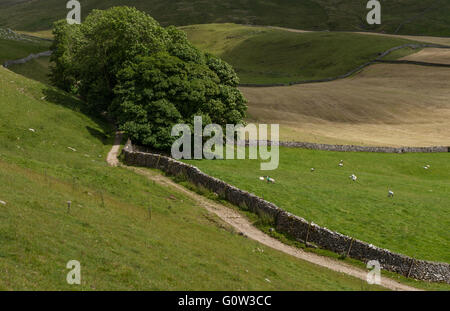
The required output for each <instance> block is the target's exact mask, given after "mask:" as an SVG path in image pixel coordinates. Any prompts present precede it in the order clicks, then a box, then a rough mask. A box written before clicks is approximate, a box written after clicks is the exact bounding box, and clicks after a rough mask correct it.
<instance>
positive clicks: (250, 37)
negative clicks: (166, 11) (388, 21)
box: [181, 24, 417, 84]
mask: <svg viewBox="0 0 450 311" xmlns="http://www.w3.org/2000/svg"><path fill="white" fill-rule="evenodd" d="M181 29H182V30H184V31H185V32H186V33H187V35H188V38H189V40H190V41H191V42H192V43H193V44H194V45H196V46H197V47H199V48H200V49H202V50H205V51H208V52H211V53H213V54H216V55H218V56H220V57H221V58H223V59H224V60H225V61H227V62H229V63H230V64H231V65H232V66H233V67H234V69H235V71H236V73H237V74H238V76H239V78H240V80H241V83H256V84H270V83H287V82H293V81H303V80H313V79H314V80H315V79H323V78H329V77H335V76H338V75H342V74H345V73H347V72H349V71H351V70H353V69H355V68H357V67H358V66H360V65H362V64H364V63H366V62H368V61H371V60H373V59H375V58H376V57H377V56H378V54H379V53H382V52H384V51H386V50H388V49H389V48H392V47H394V46H399V45H402V44H405V43H411V42H413V41H410V40H406V39H401V38H391V37H383V36H369V35H362V34H352V33H336V32H303V33H296V32H290V31H285V30H278V29H270V28H265V27H249V26H241V25H235V24H209V25H193V26H186V27H182V28H181ZM330 51H332V53H330ZM408 52H409V53H414V52H417V51H415V50H408ZM402 56H404V55H402Z"/></svg>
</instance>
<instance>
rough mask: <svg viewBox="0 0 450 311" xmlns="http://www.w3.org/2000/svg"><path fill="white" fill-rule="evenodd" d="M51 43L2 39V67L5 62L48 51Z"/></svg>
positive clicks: (0, 58) (0, 44) (0, 62)
mask: <svg viewBox="0 0 450 311" xmlns="http://www.w3.org/2000/svg"><path fill="white" fill-rule="evenodd" d="M49 47H50V43H49V42H45V41H42V42H30V41H16V40H9V39H2V38H0V65H1V64H2V63H3V62H4V61H5V60H12V59H18V58H23V57H26V56H28V55H29V54H31V53H39V52H42V51H46V50H48V49H49Z"/></svg>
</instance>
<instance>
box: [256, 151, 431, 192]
mask: <svg viewBox="0 0 450 311" xmlns="http://www.w3.org/2000/svg"><path fill="white" fill-rule="evenodd" d="M338 165H339V167H343V166H344V160H341V161H339V164H338ZM430 167H431V166H430V165H429V164H428V165H426V166H424V167H423V168H424V169H426V170H428V169H429V168H430ZM315 170H316V169H315V168H314V167H312V168H311V172H314V171H315ZM349 178H350V179H351V180H353V181H354V182H356V180H357V179H358V177H357V176H356V175H355V174H351V175H350V176H349ZM259 179H260V180H262V181H266V182H268V183H275V179H273V178H271V177H269V176H261V177H259ZM388 197H390V198H392V197H394V191H392V190H390V189H389V190H388Z"/></svg>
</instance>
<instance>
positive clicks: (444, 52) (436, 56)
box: [402, 48, 450, 64]
mask: <svg viewBox="0 0 450 311" xmlns="http://www.w3.org/2000/svg"><path fill="white" fill-rule="evenodd" d="M402 59H406V60H413V61H419V62H428V63H441V64H450V49H435V48H427V49H423V50H421V51H420V52H417V53H415V54H411V55H408V56H406V57H403V58H402Z"/></svg>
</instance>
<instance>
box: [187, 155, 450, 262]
mask: <svg viewBox="0 0 450 311" xmlns="http://www.w3.org/2000/svg"><path fill="white" fill-rule="evenodd" d="M340 160H344V167H339V166H338V163H339V161H340ZM449 160H450V155H449V154H404V155H398V154H374V153H340V152H326V151H313V150H303V149H289V148H280V165H279V167H278V169H276V170H274V171H270V172H262V171H260V167H259V161H256V160H216V161H208V160H203V161H193V160H191V161H187V162H189V163H191V164H193V165H196V166H197V167H199V168H200V169H201V170H203V171H204V172H205V173H207V174H210V175H212V176H215V177H218V178H220V179H222V180H224V181H226V182H229V183H231V184H232V185H234V186H237V187H239V188H241V189H244V190H247V191H249V192H252V193H254V194H256V195H258V196H262V197H264V199H266V200H268V201H270V202H273V203H275V204H277V205H278V206H279V207H281V208H283V209H285V210H287V211H289V212H292V213H294V214H296V215H299V216H301V217H304V218H305V219H307V220H308V221H314V222H315V223H317V224H319V225H321V226H325V227H327V228H330V229H332V230H336V231H338V232H341V233H343V234H347V235H350V236H352V237H355V238H358V239H361V240H363V241H366V242H369V243H372V244H374V245H377V246H379V247H382V248H388V249H390V250H392V251H395V252H399V253H403V254H406V255H409V256H413V257H416V258H420V259H426V260H435V261H444V262H450V256H449V252H448V245H449V242H450V240H449V235H448V228H449V226H450V217H449V216H450V214H449V206H450V161H449ZM425 165H430V166H431V168H430V169H429V170H425V169H424V168H423V167H424V166H425ZM311 168H315V171H314V172H311V170H310V169H311ZM264 174H269V175H270V177H272V178H274V179H275V181H276V183H275V184H268V183H266V182H263V181H260V180H259V177H260V176H262V175H264ZM351 174H355V175H356V176H357V177H358V180H357V181H356V182H353V181H352V180H350V179H349V176H350V175H351ZM388 190H393V191H394V193H395V197H394V198H388V197H387V194H388Z"/></svg>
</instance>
